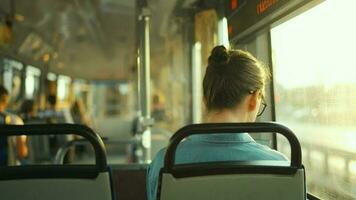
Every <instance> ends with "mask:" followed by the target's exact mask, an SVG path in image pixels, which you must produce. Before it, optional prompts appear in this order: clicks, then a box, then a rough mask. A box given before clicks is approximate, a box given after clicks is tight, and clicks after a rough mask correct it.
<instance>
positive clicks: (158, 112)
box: [152, 94, 168, 122]
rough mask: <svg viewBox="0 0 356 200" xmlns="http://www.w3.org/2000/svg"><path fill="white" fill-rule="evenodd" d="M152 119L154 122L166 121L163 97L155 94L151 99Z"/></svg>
mask: <svg viewBox="0 0 356 200" xmlns="http://www.w3.org/2000/svg"><path fill="white" fill-rule="evenodd" d="M152 100H153V101H152V118H153V119H154V120H155V122H162V121H165V120H167V118H168V117H167V115H166V110H165V105H164V100H163V97H162V96H160V95H158V94H155V95H153V99H152Z"/></svg>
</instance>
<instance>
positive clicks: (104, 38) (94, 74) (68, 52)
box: [0, 0, 168, 79]
mask: <svg viewBox="0 0 356 200" xmlns="http://www.w3.org/2000/svg"><path fill="white" fill-rule="evenodd" d="M10 1H11V0H1V1H0V8H1V10H0V11H1V12H0V19H4V20H5V18H8V16H11V13H12V11H13V10H15V12H14V13H13V14H14V15H13V16H14V19H15V20H13V33H14V34H13V35H14V37H13V40H12V42H11V44H10V45H7V46H6V49H7V50H8V51H10V52H13V53H15V54H20V55H19V56H23V57H26V58H29V59H33V60H35V61H36V60H41V59H42V58H41V57H39V56H38V55H37V54H41V53H43V52H48V53H50V54H51V55H52V61H51V71H54V72H57V73H62V74H67V75H71V76H75V77H81V78H87V79H125V78H127V76H129V72H130V71H131V70H130V69H131V68H132V67H133V66H134V65H135V60H136V59H135V39H136V33H135V25H136V24H135V14H136V8H135V1H133V0H31V1H28V0H16V1H14V2H16V4H15V6H14V8H15V9H11V6H10V3H9V2H10ZM158 2H159V3H158ZM164 2H167V1H162V0H161V1H159V0H151V1H150V2H149V3H150V4H151V3H152V5H153V7H152V8H153V9H156V8H157V6H159V7H161V8H165V4H167V3H164ZM161 4H162V5H161ZM163 13H165V12H163ZM161 14H162V13H161ZM167 15H168V14H167ZM160 17H161V18H162V15H160ZM163 18H165V17H163ZM162 20H164V19H162ZM162 20H161V21H160V22H158V23H154V24H152V26H153V27H154V28H152V36H153V38H155V37H156V35H159V34H160V33H159V30H161V28H159V26H160V25H157V24H160V23H162ZM157 27H158V28H157ZM156 30H157V31H156ZM0 47H1V46H0ZM42 51H43V52H42ZM39 52H41V53H39Z"/></svg>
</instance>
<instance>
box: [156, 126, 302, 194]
mask: <svg viewBox="0 0 356 200" xmlns="http://www.w3.org/2000/svg"><path fill="white" fill-rule="evenodd" d="M243 132H248V133H256V132H260V133H264V132H278V133H281V134H282V135H284V136H285V137H286V138H287V139H288V141H289V143H290V144H291V152H292V153H291V154H292V157H291V162H289V161H252V162H243V161H236V162H214V163H197V164H179V165H175V163H174V159H175V151H176V148H177V145H178V144H179V142H180V141H182V140H183V139H184V138H186V137H188V136H190V135H193V134H214V133H215V134H216V133H243ZM157 199H159V200H178V199H187V200H193V199H194V200H203V199H204V200H213V199H214V200H218V199H223V200H262V199H263V200H266V199H273V200H282V199H283V200H285V199H288V200H305V199H306V188H305V171H304V168H303V166H302V164H301V148H300V144H299V142H298V140H297V138H296V137H295V135H294V134H293V132H292V131H290V130H289V129H288V128H286V127H284V126H282V125H279V124H275V123H254V124H248V123H244V124H220V125H219V124H199V125H190V126H187V127H185V128H183V129H181V130H179V131H178V132H177V133H176V134H175V135H173V137H172V138H171V141H170V145H169V146H168V148H167V152H166V157H165V163H164V167H163V169H162V170H161V172H160V181H159V189H158V196H157Z"/></svg>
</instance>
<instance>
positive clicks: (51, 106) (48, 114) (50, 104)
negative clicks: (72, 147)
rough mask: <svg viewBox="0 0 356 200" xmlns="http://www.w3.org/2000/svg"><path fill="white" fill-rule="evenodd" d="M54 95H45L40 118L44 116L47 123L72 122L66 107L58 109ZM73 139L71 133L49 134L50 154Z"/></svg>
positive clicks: (53, 153)
mask: <svg viewBox="0 0 356 200" xmlns="http://www.w3.org/2000/svg"><path fill="white" fill-rule="evenodd" d="M57 104H58V102H57V96H56V95H48V96H47V104H46V110H45V111H43V112H42V113H40V115H41V118H45V119H46V121H47V123H49V124H58V123H61V124H62V123H70V124H72V123H73V118H72V116H71V114H70V111H69V110H68V109H58V105H57ZM70 140H73V136H72V135H50V137H49V146H50V152H51V154H52V155H55V154H56V152H57V151H58V149H59V148H60V147H61V146H63V145H64V144H65V143H67V142H68V141H70Z"/></svg>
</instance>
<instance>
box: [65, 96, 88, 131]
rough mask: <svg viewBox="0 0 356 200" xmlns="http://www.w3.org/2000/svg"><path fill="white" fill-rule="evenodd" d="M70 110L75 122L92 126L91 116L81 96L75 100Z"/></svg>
mask: <svg viewBox="0 0 356 200" xmlns="http://www.w3.org/2000/svg"><path fill="white" fill-rule="evenodd" d="M70 112H71V115H72V117H73V122H74V123H75V124H83V125H86V126H89V127H91V122H90V117H89V115H88V113H87V112H86V110H85V105H84V102H83V100H82V99H81V98H77V99H76V100H75V101H74V103H73V105H72V107H71V110H70Z"/></svg>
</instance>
